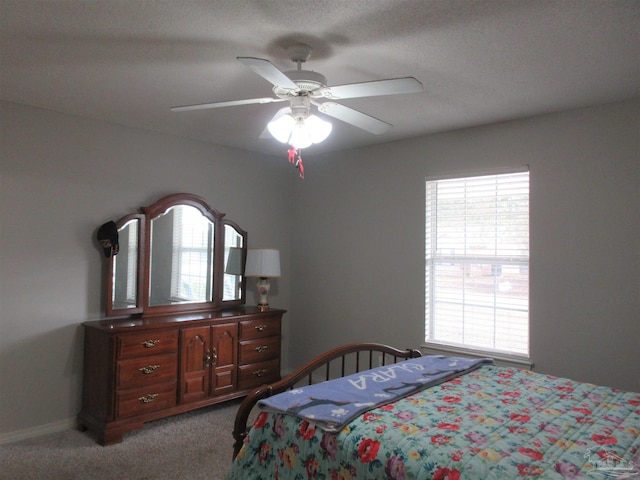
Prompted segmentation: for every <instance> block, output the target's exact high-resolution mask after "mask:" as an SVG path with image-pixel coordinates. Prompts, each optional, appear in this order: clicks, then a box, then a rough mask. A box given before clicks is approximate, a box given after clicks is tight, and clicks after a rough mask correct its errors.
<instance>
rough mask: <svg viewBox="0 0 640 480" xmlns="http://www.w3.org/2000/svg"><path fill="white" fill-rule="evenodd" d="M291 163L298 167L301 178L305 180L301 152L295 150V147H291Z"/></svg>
mask: <svg viewBox="0 0 640 480" xmlns="http://www.w3.org/2000/svg"><path fill="white" fill-rule="evenodd" d="M288 154H289V163H291V164H293V165H295V166H296V168H297V169H298V170H299V171H300V178H301V179H303V180H304V165H303V163H302V157H301V156H300V151H299V150H298V149H297V148H295V147H294V146H293V145H291V146H290V147H289V151H288Z"/></svg>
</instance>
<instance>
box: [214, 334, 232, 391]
mask: <svg viewBox="0 0 640 480" xmlns="http://www.w3.org/2000/svg"><path fill="white" fill-rule="evenodd" d="M237 345H238V324H237V323H230V324H226V325H216V326H214V327H213V356H214V361H213V363H212V366H213V388H212V395H214V396H219V395H224V394H227V393H231V392H233V391H234V390H236V387H237V384H238V382H237V371H236V363H237V358H238V354H237Z"/></svg>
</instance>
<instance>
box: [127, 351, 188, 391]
mask: <svg viewBox="0 0 640 480" xmlns="http://www.w3.org/2000/svg"><path fill="white" fill-rule="evenodd" d="M177 378H178V355H177V354H175V353H169V354H166V355H154V356H151V357H140V358H130V359H128V360H121V361H119V362H118V367H117V372H116V388H118V389H125V388H137V387H144V386H147V385H152V384H154V383H163V382H171V381H175V380H176V379H177Z"/></svg>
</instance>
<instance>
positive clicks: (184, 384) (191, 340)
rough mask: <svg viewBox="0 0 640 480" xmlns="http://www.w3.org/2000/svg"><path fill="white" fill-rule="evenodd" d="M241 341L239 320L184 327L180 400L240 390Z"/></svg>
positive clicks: (182, 332)
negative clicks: (238, 370)
mask: <svg viewBox="0 0 640 480" xmlns="http://www.w3.org/2000/svg"><path fill="white" fill-rule="evenodd" d="M237 344H238V324H237V323H229V324H222V325H213V326H206V327H192V328H184V329H182V330H181V332H180V345H181V363H180V403H189V402H196V401H199V400H205V399H207V398H209V397H211V396H220V395H225V394H227V393H233V392H234V391H235V390H236V388H237V383H238V382H237V371H236V364H237V358H238V354H237Z"/></svg>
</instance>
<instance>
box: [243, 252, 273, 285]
mask: <svg viewBox="0 0 640 480" xmlns="http://www.w3.org/2000/svg"><path fill="white" fill-rule="evenodd" d="M244 274H245V276H247V277H267V278H272V277H279V276H280V251H279V250H275V249H271V248H259V249H249V250H247V265H246V267H245V273H244Z"/></svg>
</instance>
